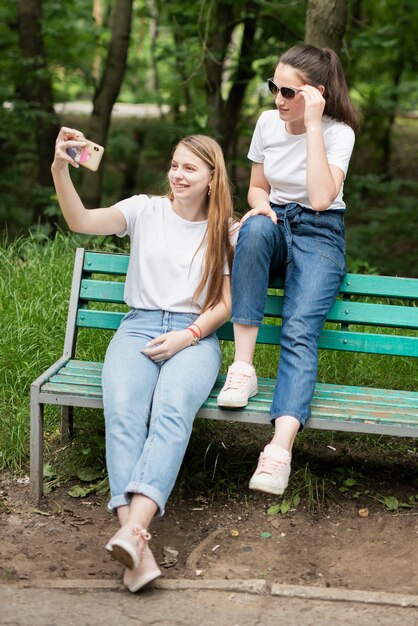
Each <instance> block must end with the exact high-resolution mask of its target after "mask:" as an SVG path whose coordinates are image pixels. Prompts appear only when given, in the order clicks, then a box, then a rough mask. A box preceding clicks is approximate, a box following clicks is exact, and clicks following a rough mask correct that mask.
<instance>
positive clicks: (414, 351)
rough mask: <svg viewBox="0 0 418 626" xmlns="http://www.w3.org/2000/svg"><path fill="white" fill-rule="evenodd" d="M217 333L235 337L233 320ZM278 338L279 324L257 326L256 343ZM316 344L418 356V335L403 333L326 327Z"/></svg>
mask: <svg viewBox="0 0 418 626" xmlns="http://www.w3.org/2000/svg"><path fill="white" fill-rule="evenodd" d="M217 335H218V337H219V339H222V340H229V341H232V340H233V337H234V333H233V327H232V323H231V322H227V323H226V324H224V326H222V328H220V329H219V330H218V331H217ZM279 341H280V326H274V325H272V324H263V326H260V328H259V331H258V336H257V344H265V345H278V344H279ZM319 347H320V348H322V349H324V350H341V351H344V352H364V353H372V354H382V355H383V354H386V355H393V356H414V357H418V337H413V336H406V335H403V336H399V335H389V334H383V333H381V334H380V333H369V332H366V331H364V332H356V331H350V330H331V329H327V328H325V329H324V330H323V331H322V333H321V335H320V338H319Z"/></svg>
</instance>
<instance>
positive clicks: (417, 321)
mask: <svg viewBox="0 0 418 626" xmlns="http://www.w3.org/2000/svg"><path fill="white" fill-rule="evenodd" d="M283 299H284V298H283V296H274V295H268V296H267V302H266V307H265V311H264V314H265V317H273V318H274V317H281V316H282V311H283ZM327 320H328V321H329V322H338V323H342V324H357V325H362V326H384V327H393V328H413V329H416V328H417V327H418V308H417V307H410V306H400V305H388V304H380V303H369V302H351V301H344V300H337V301H336V302H335V303H334V305H333V306H332V308H331V309H330V311H329V313H328V316H327Z"/></svg>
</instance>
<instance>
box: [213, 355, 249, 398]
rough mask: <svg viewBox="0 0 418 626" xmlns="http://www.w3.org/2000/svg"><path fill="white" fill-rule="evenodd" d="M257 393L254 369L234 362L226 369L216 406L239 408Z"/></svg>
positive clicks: (247, 364) (245, 364)
mask: <svg viewBox="0 0 418 626" xmlns="http://www.w3.org/2000/svg"><path fill="white" fill-rule="evenodd" d="M257 393H258V387H257V376H256V373H255V369H254V368H253V366H252V365H250V364H249V363H244V361H236V362H235V363H232V365H231V366H230V368H229V369H228V374H227V377H226V381H225V384H224V386H223V387H222V389H221V392H220V394H219V396H218V400H217V402H218V406H226V407H231V408H239V407H243V406H246V405H247V404H248V398H251V397H252V396H255V395H256V394H257Z"/></svg>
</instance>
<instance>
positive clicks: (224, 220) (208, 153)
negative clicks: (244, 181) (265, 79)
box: [168, 135, 235, 311]
mask: <svg viewBox="0 0 418 626" xmlns="http://www.w3.org/2000/svg"><path fill="white" fill-rule="evenodd" d="M181 145H182V146H184V147H185V148H187V149H188V150H190V152H193V154H194V155H195V156H197V157H199V159H201V160H202V161H203V162H204V163H206V165H207V166H208V167H209V169H210V170H211V172H212V181H211V186H210V190H209V189H208V192H209V191H210V192H209V193H208V196H207V220H208V226H207V232H206V240H207V248H206V255H205V264H204V269H203V274H202V279H201V281H200V283H199V285H198V286H197V289H196V291H195V293H194V296H193V300H194V301H196V300H197V298H198V297H199V295H200V294H201V293H202V291H203V290H204V288H205V285H206V284H207V286H208V290H207V296H206V300H205V302H204V304H203V307H202V310H203V311H205V310H207V309H210V308H211V307H213V306H215V304H217V303H218V302H219V301H220V299H221V296H222V287H223V274H224V264H225V259H226V260H227V262H228V267H229V272H230V273H231V271H232V260H233V256H234V250H233V247H232V245H231V239H230V237H231V229H232V227H233V223H234V220H235V218H234V210H233V204H232V193H231V184H230V182H229V178H228V174H227V172H226V165H225V159H224V155H223V152H222V148H221V147H220V145H219V144H218V143H217V141H215V140H214V139H212V138H211V137H208V136H206V135H189V136H188V137H185V138H184V139H181V140H180V141H179V142H178V144H177V145H176V146H175V148H174V150H173V154H174V152H175V150H176V149H177V147H178V146H181ZM168 197H169V198H170V200H173V194H172V193H171V192H170V193H169V194H168Z"/></svg>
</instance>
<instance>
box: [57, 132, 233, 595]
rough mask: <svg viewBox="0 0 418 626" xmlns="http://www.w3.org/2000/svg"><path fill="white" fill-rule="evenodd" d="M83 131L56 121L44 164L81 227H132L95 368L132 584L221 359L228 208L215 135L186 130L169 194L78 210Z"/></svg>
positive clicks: (119, 542) (146, 576)
mask: <svg viewBox="0 0 418 626" xmlns="http://www.w3.org/2000/svg"><path fill="white" fill-rule="evenodd" d="M84 143H85V142H84V137H83V135H82V133H80V132H79V131H77V130H74V129H70V128H62V129H61V131H60V133H59V135H58V138H57V142H56V149H55V158H54V162H53V165H52V173H53V178H54V183H55V188H56V191H57V195H58V199H59V203H60V206H61V209H62V212H63V215H64V217H65V219H66V221H67V224H68V226H69V227H70V228H71V229H72V230H74V231H76V232H79V233H85V234H95V235H111V234H115V233H116V234H118V235H119V236H124V235H126V234H127V235H129V237H130V240H131V253H130V262H129V268H128V273H127V278H126V287H125V301H126V303H127V304H128V305H129V307H130V311H129V312H128V313H127V315H126V316H125V317H124V319H123V321H122V323H121V325H120V327H119V329H118V330H117V332H116V333H115V335H114V337H113V339H112V340H111V342H110V345H109V347H108V350H107V353H106V357H105V362H104V368H103V402H104V413H105V423H106V459H107V468H108V473H109V480H110V491H111V498H110V502H109V509H110V510H112V511H116V512H117V514H118V518H119V522H120V526H121V528H120V530H119V531H118V532H117V533H116V534H115V535H114V536H113V537H112V538H111V539H110V540H109V541H108V543H107V545H106V550H107V551H108V552H109V553H110V554H111V555H112V556H113V557H115V558H116V559H117V560H119V561H120V562H121V563H122V564H123V565H124V566H125V573H124V578H123V580H124V584H125V585H126V586H127V587H128V589H129V590H130V591H132V592H135V591H137V590H138V589H140V588H141V587H143V586H144V585H146V584H147V583H149V582H150V581H151V580H153V579H155V578H157V577H158V576H160V575H161V572H160V570H159V568H158V566H157V564H156V561H155V559H154V556H153V554H152V552H151V550H150V548H149V545H148V542H149V540H150V538H151V535H150V533H149V530H148V528H149V526H150V524H151V522H152V519H153V517H154V516H155V515H156V514H160V515H162V514H163V513H164V509H165V504H166V501H167V499H168V497H169V494H170V492H171V490H172V488H173V486H174V483H175V480H176V478H177V475H178V472H179V469H180V465H181V463H182V460H183V457H184V453H185V451H186V447H187V444H188V441H189V438H190V434H191V430H192V425H193V420H194V417H195V415H196V413H197V411H198V409H199V407H200V406H201V405H202V403H203V402H204V400H205V399H206V398H207V396H208V394H209V392H210V390H211V388H212V386H213V384H214V382H215V380H216V377H217V374H218V371H219V368H220V364H221V352H220V348H219V343H218V340H217V337H216V335H215V331H216V329H217V328H218V327H219V326H221V325H222V324H223V323H224V322H225V321H226V320H227V319H228V318H229V316H230V309H231V296H230V278H229V274H230V270H231V264H232V256H233V247H232V244H231V241H232V240H233V235H231V231H232V230H233V226H232V225H233V209H232V200H231V193H230V186H229V181H228V178H227V174H226V169H225V163H224V159H223V155H222V150H221V148H220V146H219V145H218V144H217V143H216V142H215V141H214V140H213V139H211V138H209V137H206V136H203V135H194V136H189V137H186V138H185V139H182V140H181V141H180V142H179V143H178V144H177V146H176V147H175V149H174V152H173V155H172V160H171V165H170V169H169V172H168V182H169V185H170V193H169V195H168V196H162V197H160V196H153V197H149V196H147V195H137V196H133V197H132V198H128V199H126V200H122V201H121V202H118V203H117V204H115V205H114V206H111V207H109V208H102V209H95V210H91V209H90V210H87V209H86V208H85V207H84V206H83V203H82V201H81V200H80V197H79V195H78V194H77V191H76V190H75V187H74V185H73V183H72V181H71V178H70V174H69V167H68V166H69V165H72V166H74V167H77V164H76V163H75V162H74V161H73V159H72V158H71V157H70V156H69V155H68V153H67V149H68V148H71V147H81V146H82V145H84Z"/></svg>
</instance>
